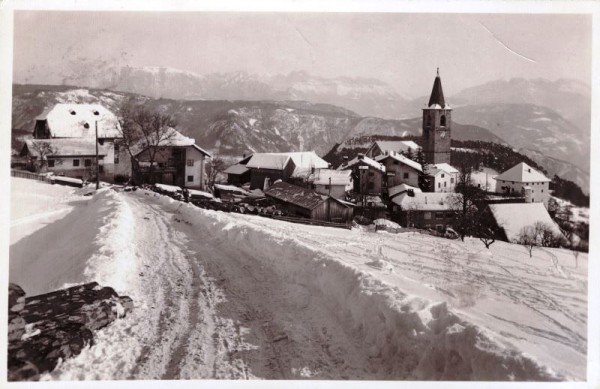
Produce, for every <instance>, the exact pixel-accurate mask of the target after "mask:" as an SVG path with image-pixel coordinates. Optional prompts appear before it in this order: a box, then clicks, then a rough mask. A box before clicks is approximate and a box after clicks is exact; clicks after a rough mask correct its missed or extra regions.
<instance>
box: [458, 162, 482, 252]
mask: <svg viewBox="0 0 600 389" xmlns="http://www.w3.org/2000/svg"><path fill="white" fill-rule="evenodd" d="M471 172H472V168H471V167H469V166H462V167H461V170H460V174H459V176H458V182H457V183H456V192H457V194H456V196H454V198H453V200H452V204H451V207H452V209H453V210H454V211H455V212H456V213H457V216H456V218H455V224H454V226H455V228H456V230H457V232H458V233H459V235H460V239H461V240H462V241H464V240H465V236H467V235H477V232H478V231H477V229H478V219H479V218H478V215H479V214H480V213H481V211H479V210H478V205H479V204H481V203H482V201H483V200H484V199H485V192H483V191H482V190H481V189H479V188H477V187H476V186H474V185H473V183H472V181H471Z"/></svg>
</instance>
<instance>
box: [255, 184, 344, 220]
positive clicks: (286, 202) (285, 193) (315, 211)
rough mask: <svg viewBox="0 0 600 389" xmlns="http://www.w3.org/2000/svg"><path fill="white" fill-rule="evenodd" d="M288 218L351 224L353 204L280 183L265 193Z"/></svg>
mask: <svg viewBox="0 0 600 389" xmlns="http://www.w3.org/2000/svg"><path fill="white" fill-rule="evenodd" d="M265 195H266V196H267V197H269V198H271V199H272V200H273V201H274V202H275V203H276V204H278V205H279V207H280V208H281V209H282V210H284V211H285V212H286V213H287V215H288V216H292V217H302V218H308V219H312V220H319V221H326V222H335V223H349V222H350V221H352V216H353V207H352V205H351V204H349V203H347V202H345V201H341V200H338V199H336V198H334V197H331V196H325V195H322V194H319V193H317V192H316V191H314V190H312V189H307V188H303V187H300V186H297V185H292V184H289V183H287V182H283V181H279V182H276V183H274V184H273V185H271V186H270V187H269V189H267V190H266V191H265Z"/></svg>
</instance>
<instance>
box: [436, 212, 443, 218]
mask: <svg viewBox="0 0 600 389" xmlns="http://www.w3.org/2000/svg"><path fill="white" fill-rule="evenodd" d="M435 218H436V219H443V218H444V212H436V213H435Z"/></svg>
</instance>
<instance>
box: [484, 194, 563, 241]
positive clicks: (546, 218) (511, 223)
mask: <svg viewBox="0 0 600 389" xmlns="http://www.w3.org/2000/svg"><path fill="white" fill-rule="evenodd" d="M486 211H489V212H491V214H492V216H493V220H494V222H495V223H496V225H497V226H499V227H500V228H501V231H502V232H501V233H500V235H499V236H498V239H500V240H504V241H506V242H513V243H514V242H517V241H518V239H519V234H520V233H521V231H522V230H523V228H524V227H529V226H534V225H535V224H536V223H543V224H544V225H546V226H547V227H548V228H549V229H550V230H551V231H552V232H553V233H554V234H555V236H556V237H558V238H564V236H563V234H562V232H561V231H560V228H559V227H558V225H557V224H556V223H555V222H554V221H553V220H552V218H551V217H550V214H548V211H547V210H546V208H545V207H544V205H543V204H542V203H541V202H534V203H530V202H529V203H507V204H490V205H489V209H486Z"/></svg>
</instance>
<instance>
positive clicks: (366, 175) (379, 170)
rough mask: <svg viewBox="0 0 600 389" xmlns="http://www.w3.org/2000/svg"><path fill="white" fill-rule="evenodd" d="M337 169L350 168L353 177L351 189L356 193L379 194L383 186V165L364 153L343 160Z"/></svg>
mask: <svg viewBox="0 0 600 389" xmlns="http://www.w3.org/2000/svg"><path fill="white" fill-rule="evenodd" d="M338 170H350V171H352V177H353V190H354V192H355V193H356V194H359V195H362V196H365V195H376V196H379V195H381V193H382V191H383V189H384V188H385V184H386V181H385V165H383V164H381V163H379V162H377V161H375V160H374V159H371V158H369V157H367V156H365V155H364V154H358V155H357V156H356V157H355V158H354V159H352V160H350V161H347V162H344V163H343V164H342V165H340V167H338Z"/></svg>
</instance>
